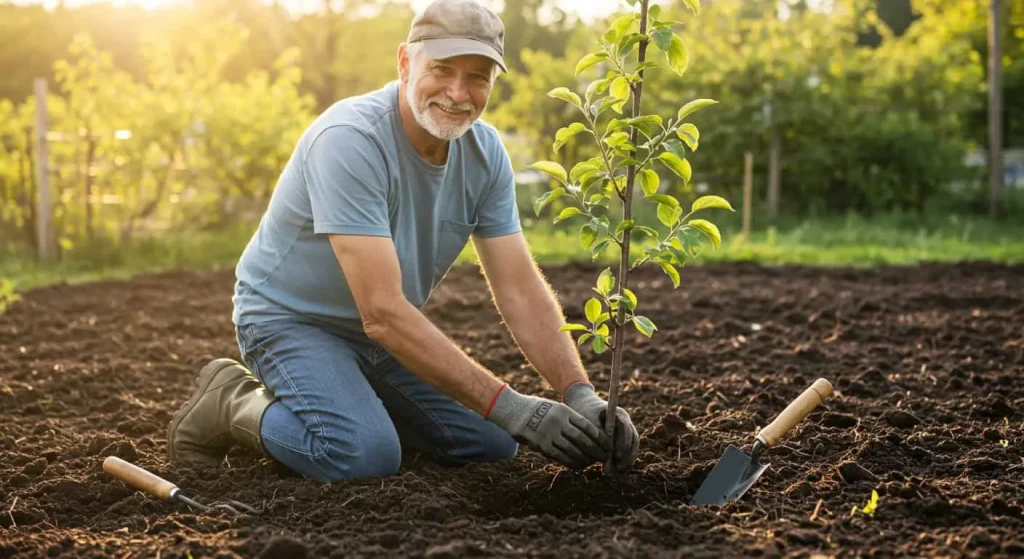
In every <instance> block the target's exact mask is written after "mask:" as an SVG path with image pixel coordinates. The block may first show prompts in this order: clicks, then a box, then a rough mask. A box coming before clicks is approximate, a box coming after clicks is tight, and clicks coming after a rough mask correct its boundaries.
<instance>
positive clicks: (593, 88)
mask: <svg viewBox="0 0 1024 559" xmlns="http://www.w3.org/2000/svg"><path fill="white" fill-rule="evenodd" d="M602 87H608V80H606V79H600V80H596V81H592V82H590V85H588V86H587V93H586V97H587V102H588V103H589V102H590V100H591V99H592V98H593V97H594V94H596V93H600V91H598V90H600V89H601V88H602Z"/></svg>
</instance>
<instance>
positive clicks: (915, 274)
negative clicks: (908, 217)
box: [0, 263, 1024, 559]
mask: <svg viewBox="0 0 1024 559" xmlns="http://www.w3.org/2000/svg"><path fill="white" fill-rule="evenodd" d="M599 271H600V269H599V268H597V267H595V266H593V265H589V264H573V265H566V266H558V267H546V268H544V272H545V273H546V274H547V277H548V278H549V280H550V281H551V282H552V284H553V286H554V287H555V289H556V290H557V292H558V295H559V297H560V298H561V300H562V301H563V304H564V305H565V307H566V312H567V313H568V314H569V316H570V319H573V320H579V319H580V318H581V316H580V315H581V313H582V302H583V301H584V300H585V298H586V297H588V296H589V294H590V291H589V289H590V286H591V285H592V282H593V281H594V279H595V278H596V276H597V273H598V272H599ZM683 281H684V285H683V286H682V287H680V288H679V289H677V290H672V289H671V284H670V283H669V282H668V280H667V278H666V277H665V276H664V275H663V274H662V273H661V272H660V271H656V270H646V269H645V270H643V271H641V272H640V273H638V274H634V276H632V279H631V287H633V289H634V290H635V291H636V292H637V295H638V297H639V299H640V305H641V308H640V310H641V312H642V313H643V314H646V315H647V316H649V317H650V318H652V319H653V320H654V321H655V322H656V323H657V324H658V326H659V330H658V332H657V333H656V334H655V335H654V338H653V339H651V340H648V339H646V338H643V337H642V336H640V335H639V334H637V333H636V332H632V333H631V334H630V336H631V337H632V338H633V339H632V340H630V349H629V350H628V351H627V353H626V355H625V364H626V369H625V372H626V373H627V376H628V380H627V382H626V383H625V384H624V391H623V393H622V396H621V401H622V403H623V405H624V406H625V407H626V408H627V409H628V410H629V412H630V413H631V415H632V417H633V418H634V421H635V422H636V424H637V428H638V429H639V430H640V432H641V435H642V441H641V448H640V454H639V457H638V459H637V461H636V464H635V467H634V468H633V469H632V471H630V472H628V473H627V474H626V475H625V476H624V477H622V478H619V479H607V478H606V477H604V476H603V475H602V474H601V471H600V466H596V465H595V466H594V467H592V468H591V469H589V470H587V471H585V472H582V473H578V472H571V471H568V470H564V469H563V468H561V467H559V466H557V465H554V464H551V463H549V462H547V461H546V460H544V459H543V457H541V456H540V455H539V454H537V453H536V452H533V451H532V450H528V449H526V450H523V451H522V452H521V453H520V455H519V457H518V458H517V460H515V461H514V462H506V463H499V464H487V465H474V466H467V467H461V468H455V467H445V466H439V465H437V464H434V463H432V462H431V461H430V460H429V459H427V458H425V457H422V456H417V455H414V454H406V455H405V457H404V464H403V467H402V470H401V472H400V473H399V475H398V476H395V477H392V478H384V479H372V480H362V481H354V482H345V483H334V484H324V483H320V482H316V481H312V480H306V479H302V478H299V477H297V476H295V475H292V474H290V473H288V472H286V471H284V470H282V469H281V468H280V467H277V466H275V465H274V464H272V463H270V462H268V461H266V460H263V459H260V458H257V457H255V456H253V455H251V454H247V453H246V452H245V451H243V450H241V449H239V450H235V451H232V452H231V454H229V456H228V458H227V460H226V462H225V463H224V464H223V465H222V466H221V467H220V468H219V469H217V470H210V469H202V468H187V467H181V466H175V467H171V466H170V465H169V464H168V463H167V461H166V458H165V450H164V444H165V431H164V430H165V428H166V425H167V422H168V420H169V419H170V417H171V414H172V413H173V412H174V410H175V409H177V407H178V406H179V405H180V404H181V402H182V401H183V399H184V398H185V397H186V395H187V394H188V391H189V389H190V388H191V386H192V380H193V376H194V375H195V373H196V372H197V371H198V369H199V368H200V367H201V366H202V365H203V364H204V363H205V362H206V361H208V360H210V359H213V358H216V357H223V356H228V357H235V358H237V353H238V349H237V346H236V345H235V337H234V332H233V328H232V324H231V322H230V310H231V300H230V296H231V290H232V282H233V275H232V273H231V271H230V270H225V271H221V272H214V273H168V274H160V275H152V276H144V277H140V278H136V279H134V280H131V281H104V282H99V283H92V284H87V285H81V286H55V287H50V288H44V289H39V290H35V291H31V292H28V293H25V294H24V300H23V301H21V302H19V303H17V304H15V305H14V306H13V307H12V308H11V309H9V310H8V312H7V313H6V314H4V315H2V316H0V557H6V556H25V557H36V556H50V557H55V556H86V557H92V556H95V557H123V556H132V557H135V556H155V557H187V556H189V555H190V556H192V557H200V556H215V557H235V556H243V557H288V558H289V559H299V558H301V557H327V556H331V557H333V556H337V557H358V556H398V555H400V556H407V555H413V556H424V555H425V556H428V557H433V558H442V557H455V556H494V555H509V556H511V555H529V556H543V557H558V558H562V557H567V556H645V557H646V556H659V557H716V558H718V557H730V556H738V555H751V556H783V555H784V556H799V557H811V556H823V557H828V556H895V555H909V556H978V557H991V556H1013V555H1024V512H1022V508H1024V487H1022V483H1024V429H1022V425H1024V266H1000V265H994V264H986V263H970V264H959V265H924V266H919V267H907V268H877V269H868V270H854V269H816V268H802V267H784V268H762V267H759V266H756V265H750V264H734V265H709V266H703V267H695V268H687V269H685V270H684V275H683ZM427 312H428V315H429V316H430V317H431V318H432V319H434V320H435V321H436V323H437V324H438V325H439V326H440V327H441V328H442V329H443V330H444V331H445V332H447V333H448V334H449V335H451V336H452V338H453V339H454V340H455V341H456V342H457V343H458V344H459V345H460V346H462V347H464V348H466V349H467V350H468V351H469V352H470V355H471V356H472V357H474V358H476V359H478V360H479V361H480V362H481V363H482V364H483V365H485V366H486V367H488V368H490V369H491V370H493V371H495V373H496V374H499V375H501V376H502V377H503V378H504V379H505V380H507V381H509V382H510V383H511V384H512V385H513V386H514V387H515V388H517V389H519V390H522V391H526V392H530V393H534V394H543V395H546V396H549V397H552V396H555V395H554V393H553V392H551V391H550V390H549V388H548V387H547V386H546V385H545V384H543V381H542V380H541V379H540V377H539V376H537V375H536V374H535V373H533V371H532V369H530V368H529V366H528V365H527V364H526V361H525V359H524V357H523V356H522V355H521V354H520V353H519V352H518V350H517V349H516V347H515V345H514V343H513V342H512V339H511V337H510V336H509V334H508V333H507V332H506V331H505V329H504V327H503V325H502V324H501V322H500V317H499V316H498V314H497V312H496V311H495V309H494V307H493V305H492V303H491V302H490V299H489V297H488V292H487V287H486V284H485V283H484V281H483V279H482V278H481V276H480V274H479V271H478V270H477V269H476V268H474V267H459V268H456V269H453V270H452V272H451V273H450V274H449V276H448V278H447V279H446V281H445V282H444V284H443V285H442V287H441V288H440V289H439V291H438V292H437V293H435V295H434V297H433V299H432V300H431V302H430V304H429V306H428V309H427ZM583 355H584V359H585V362H586V363H587V365H588V368H589V371H590V374H591V376H592V378H593V379H594V381H595V384H596V385H597V386H598V387H599V389H600V390H601V391H602V392H604V391H605V390H606V389H607V383H608V372H609V363H610V354H605V355H604V356H595V355H594V354H593V353H592V352H591V351H589V349H587V350H585V351H584V352H583ZM818 377H824V378H826V379H828V380H830V381H831V382H832V383H833V385H834V386H835V393H834V394H833V396H832V398H830V399H829V400H828V401H826V402H825V403H824V404H823V405H822V406H820V407H819V408H818V409H817V410H816V411H815V412H814V413H812V414H811V415H810V416H809V417H808V418H807V419H806V420H805V421H804V422H803V423H802V424H801V425H800V426H798V427H797V428H796V429H795V430H794V431H793V432H791V433H790V435H789V436H788V437H787V438H786V439H785V440H784V441H783V442H782V444H781V446H779V447H777V448H774V449H772V450H771V451H769V454H768V457H769V458H768V461H769V462H770V464H771V466H770V467H769V469H768V470H767V471H766V472H765V473H764V475H763V476H762V477H761V478H760V480H758V482H757V483H756V484H755V485H754V487H753V488H752V489H751V490H750V491H749V492H748V493H747V494H746V496H744V498H743V499H742V500H741V501H739V502H736V503H731V504H729V505H727V506H724V507H721V508H718V507H691V506H689V505H688V502H689V499H690V497H691V496H692V495H693V493H694V492H695V491H696V488H697V487H698V486H699V484H700V482H701V481H702V480H703V479H704V476H705V475H706V474H707V473H708V472H709V471H710V469H711V468H712V466H713V465H714V464H715V462H716V461H717V460H718V458H719V457H720V456H721V454H722V452H723V451H724V450H725V448H726V446H727V445H729V444H736V445H740V446H741V447H742V448H743V449H744V450H749V447H750V443H751V442H752V439H753V437H754V435H755V434H756V432H757V430H758V429H759V428H760V427H761V426H764V425H766V424H767V423H768V422H769V421H771V419H772V418H773V417H774V415H775V414H777V413H778V412H779V411H781V410H782V409H783V408H784V407H785V406H786V404H787V403H788V402H789V401H790V400H791V399H792V398H794V397H795V396H796V395H798V394H799V393H800V392H802V391H803V390H804V389H805V388H806V387H807V386H809V385H810V383H811V382H813V381H814V379H816V378H818ZM110 455H116V456H120V457H122V458H124V459H128V460H131V461H133V462H135V463H137V464H139V465H141V466H143V467H146V468H149V469H151V470H152V471H154V472H155V473H157V474H159V475H162V476H165V477H167V478H168V479H170V480H172V481H174V482H176V483H178V484H179V485H180V486H181V487H182V490H183V492H184V493H186V494H188V495H193V496H196V497H197V498H199V499H201V500H206V501H212V500H217V499H238V500H241V501H243V502H247V503H250V504H252V505H256V506H259V507H261V508H262V509H264V512H263V513H262V514H261V515H259V516H246V517H241V518H235V517H231V516H227V515H225V514H223V513H220V512H217V513H212V514H195V513H193V512H192V511H191V510H189V509H188V507H186V506H184V505H181V504H173V503H169V502H166V501H160V500H156V499H153V498H150V497H148V496H146V495H145V494H143V493H140V492H138V491H135V490H133V489H131V488H129V487H127V486H125V485H124V484H122V483H121V482H120V481H117V480H115V479H113V478H112V477H110V476H108V475H107V474H105V473H103V472H102V470H101V463H102V461H103V459H104V458H105V457H106V456H110ZM872 490H877V492H878V495H879V499H878V503H877V508H876V510H875V512H874V514H873V515H871V516H869V515H867V514H864V513H862V512H859V511H858V512H853V509H854V508H855V507H856V508H857V509H860V508H861V507H863V506H864V505H865V504H866V503H867V502H868V499H869V498H870V496H871V492H872Z"/></svg>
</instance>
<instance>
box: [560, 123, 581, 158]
mask: <svg viewBox="0 0 1024 559" xmlns="http://www.w3.org/2000/svg"><path fill="white" fill-rule="evenodd" d="M586 129H587V127H586V126H585V125H584V124H583V123H581V122H574V123H572V124H570V125H569V126H565V127H562V128H559V129H558V131H557V132H555V143H554V144H553V145H552V148H553V149H554V150H555V152H557V151H558V150H559V149H561V147H562V146H563V145H565V143H566V142H568V141H569V138H572V137H573V136H575V135H576V134H579V133H580V132H583V131H584V130H586Z"/></svg>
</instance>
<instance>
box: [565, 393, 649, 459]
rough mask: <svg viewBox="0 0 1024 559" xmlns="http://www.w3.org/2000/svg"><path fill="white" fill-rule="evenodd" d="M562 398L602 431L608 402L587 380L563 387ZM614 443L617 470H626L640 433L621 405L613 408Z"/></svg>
mask: <svg viewBox="0 0 1024 559" xmlns="http://www.w3.org/2000/svg"><path fill="white" fill-rule="evenodd" d="M562 400H563V401H564V402H565V403H566V404H568V406H569V407H570V408H572V409H573V410H575V411H576V412H577V413H579V414H580V415H582V416H583V417H585V418H587V420H588V421H590V422H591V423H593V424H594V425H597V426H598V428H599V429H600V430H601V431H602V433H603V432H604V421H605V417H606V416H607V412H608V402H606V401H604V400H603V399H601V397H600V396H598V395H597V392H596V391H595V390H594V386H593V385H591V384H590V383H587V382H575V383H573V384H570V385H569V387H568V388H566V389H565V395H564V396H563V397H562ZM615 419H616V424H615V444H614V451H613V452H614V462H615V467H616V469H618V470H621V471H626V470H628V469H629V467H630V466H631V465H632V464H633V459H634V458H636V454H637V449H638V448H639V447H640V434H639V433H637V431H636V427H634V426H633V421H632V420H631V419H630V418H629V413H627V412H626V410H624V409H622V408H621V407H616V408H615Z"/></svg>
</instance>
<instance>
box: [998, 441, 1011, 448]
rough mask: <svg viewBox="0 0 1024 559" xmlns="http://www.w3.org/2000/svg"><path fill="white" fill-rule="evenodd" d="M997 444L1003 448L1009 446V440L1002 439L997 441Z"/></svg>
mask: <svg viewBox="0 0 1024 559" xmlns="http://www.w3.org/2000/svg"><path fill="white" fill-rule="evenodd" d="M999 446H1001V447H1003V448H1006V447H1008V446H1010V441H1008V440H1006V439H1002V440H1001V441H999Z"/></svg>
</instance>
